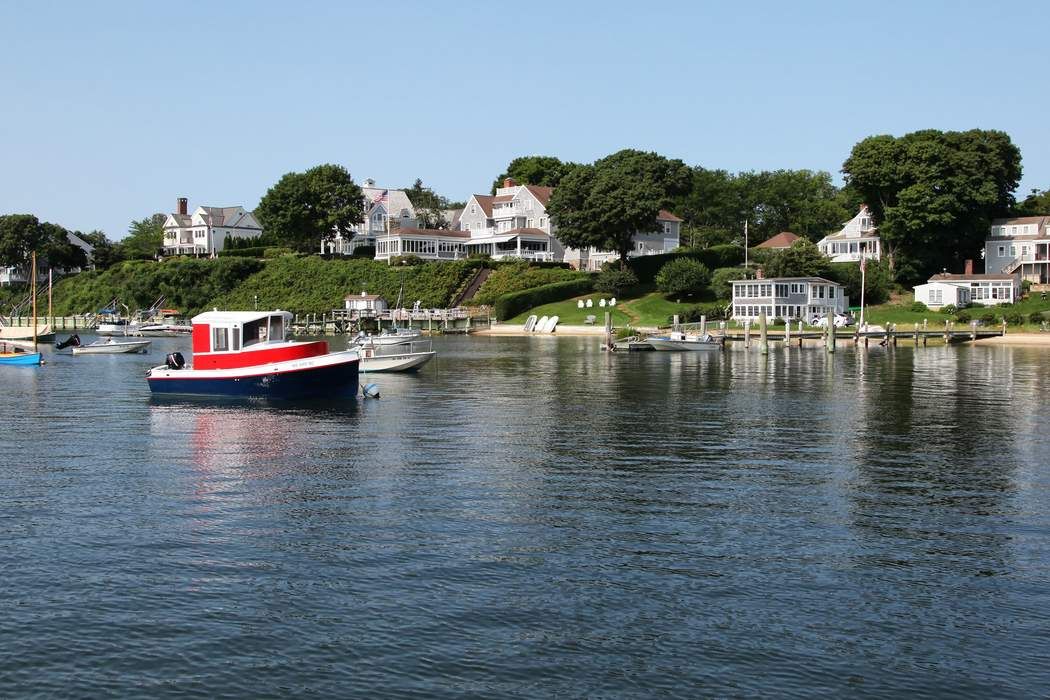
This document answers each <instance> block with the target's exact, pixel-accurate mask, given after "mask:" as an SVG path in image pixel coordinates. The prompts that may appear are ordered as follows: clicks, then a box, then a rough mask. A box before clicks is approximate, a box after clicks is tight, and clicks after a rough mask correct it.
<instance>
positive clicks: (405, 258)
mask: <svg viewBox="0 0 1050 700" xmlns="http://www.w3.org/2000/svg"><path fill="white" fill-rule="evenodd" d="M390 264H391V265H407V266H409V267H412V266H415V265H422V264H423V258H421V257H419V256H418V255H395V256H394V257H392V258H390Z"/></svg>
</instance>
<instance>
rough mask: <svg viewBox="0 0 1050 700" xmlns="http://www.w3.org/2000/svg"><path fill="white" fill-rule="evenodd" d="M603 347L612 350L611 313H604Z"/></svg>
mask: <svg viewBox="0 0 1050 700" xmlns="http://www.w3.org/2000/svg"><path fill="white" fill-rule="evenodd" d="M605 347H606V349H608V350H612V349H613V331H612V312H611V311H606V312H605Z"/></svg>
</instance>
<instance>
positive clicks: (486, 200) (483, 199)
mask: <svg viewBox="0 0 1050 700" xmlns="http://www.w3.org/2000/svg"><path fill="white" fill-rule="evenodd" d="M474 199H476V200H477V201H478V206H480V207H481V211H483V212H485V216H492V200H493V199H495V197H493V196H492V195H491V194H476V195H474Z"/></svg>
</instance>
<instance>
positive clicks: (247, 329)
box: [146, 310, 360, 400]
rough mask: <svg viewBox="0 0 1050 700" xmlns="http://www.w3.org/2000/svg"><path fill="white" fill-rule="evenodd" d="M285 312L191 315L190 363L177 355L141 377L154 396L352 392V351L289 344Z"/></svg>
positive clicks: (281, 396)
mask: <svg viewBox="0 0 1050 700" xmlns="http://www.w3.org/2000/svg"><path fill="white" fill-rule="evenodd" d="M291 324H292V314H291V313H289V312H287V311H280V310H278V311H209V312H207V313H203V314H199V315H197V316H194V317H193V346H192V348H193V355H192V359H191V362H190V363H189V364H187V363H186V359H185V358H184V357H183V356H182V353H181V352H173V353H171V354H169V355H168V356H167V358H166V361H165V363H164V364H163V365H160V366H158V367H153V368H152V369H150V370H149V371H148V372H147V373H146V381H147V382H148V383H149V388H150V391H151V392H153V393H154V394H167V395H176V396H178V395H182V396H206V397H225V398H242V399H279V400H287V399H308V398H319V397H325V398H328V397H335V396H339V395H346V396H354V395H356V394H357V387H358V384H357V381H358V380H357V372H358V365H359V364H360V357H359V355H358V351H357V350H355V349H349V350H343V351H340V352H329V351H328V343H327V342H325V341H323V340H315V341H296V340H289V339H288V333H289V331H290V328H291Z"/></svg>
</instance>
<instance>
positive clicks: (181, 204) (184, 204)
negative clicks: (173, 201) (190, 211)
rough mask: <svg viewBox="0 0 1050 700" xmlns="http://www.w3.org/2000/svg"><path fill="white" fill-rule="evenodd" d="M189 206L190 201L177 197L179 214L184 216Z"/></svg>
mask: <svg viewBox="0 0 1050 700" xmlns="http://www.w3.org/2000/svg"><path fill="white" fill-rule="evenodd" d="M189 204H190V200H188V199H186V198H185V197H179V201H178V212H179V213H180V214H182V215H185V214H186V210H187V208H188V207H189Z"/></svg>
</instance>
